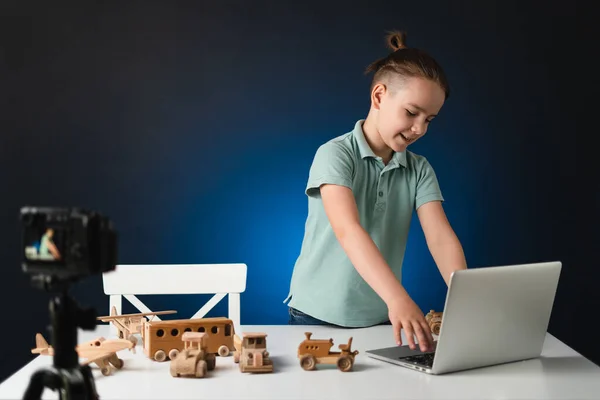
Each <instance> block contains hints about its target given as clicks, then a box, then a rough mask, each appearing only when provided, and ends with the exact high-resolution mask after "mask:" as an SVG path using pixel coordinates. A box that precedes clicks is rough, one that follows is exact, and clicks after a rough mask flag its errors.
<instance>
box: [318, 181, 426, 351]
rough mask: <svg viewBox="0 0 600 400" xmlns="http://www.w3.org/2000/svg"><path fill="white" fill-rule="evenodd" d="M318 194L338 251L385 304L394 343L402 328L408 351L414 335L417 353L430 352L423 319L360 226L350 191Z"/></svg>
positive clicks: (331, 188)
mask: <svg viewBox="0 0 600 400" xmlns="http://www.w3.org/2000/svg"><path fill="white" fill-rule="evenodd" d="M320 191H321V198H322V200H323V206H324V208H325V212H326V214H327V217H328V218H329V222H330V223H331V226H332V228H333V231H334V233H335V235H336V237H337V239H338V241H339V242H340V244H341V246H342V248H343V249H344V251H345V252H346V254H347V255H348V258H349V259H350V261H351V262H352V264H353V265H354V267H355V268H356V270H357V271H358V273H359V274H360V275H361V276H362V278H363V279H364V280H365V281H366V282H367V283H368V284H369V285H370V286H371V287H372V288H373V290H375V292H376V293H377V294H378V295H379V296H380V297H381V298H382V300H383V301H384V302H385V303H386V304H387V306H388V310H389V317H390V322H391V323H392V325H393V327H394V335H395V338H396V342H397V343H398V344H402V337H401V335H400V331H401V329H404V332H405V334H406V338H407V341H408V344H409V346H410V347H411V348H412V349H414V348H416V346H415V342H414V338H413V335H416V336H417V338H418V341H419V345H420V347H421V350H422V351H427V350H431V349H432V344H433V337H432V335H431V331H430V329H429V326H428V325H427V322H426V321H425V317H424V316H423V313H422V312H421V310H420V309H419V307H418V306H417V305H416V304H415V303H414V301H413V300H412V299H411V298H410V296H409V295H408V293H407V292H406V290H405V289H404V287H403V286H402V284H401V283H400V282H399V281H398V279H397V278H396V276H395V275H394V273H393V272H392V270H391V269H390V267H389V266H388V264H387V262H386V261H385V259H384V258H383V256H382V255H381V253H380V252H379V249H378V248H377V246H376V245H375V243H374V242H373V240H372V239H371V237H370V236H369V234H368V233H367V232H366V231H365V230H364V229H363V227H362V226H361V225H360V220H359V216H358V209H357V207H356V202H355V200H354V195H353V194H352V190H351V189H350V188H348V187H345V186H338V185H331V184H326V185H322V186H321V187H320Z"/></svg>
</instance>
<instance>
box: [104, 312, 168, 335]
mask: <svg viewBox="0 0 600 400" xmlns="http://www.w3.org/2000/svg"><path fill="white" fill-rule="evenodd" d="M176 312H177V311H175V310H167V311H157V312H148V313H138V314H121V315H117V309H116V308H115V307H112V308H111V310H110V315H105V316H102V317H98V318H97V319H98V320H100V321H102V322H109V323H111V324H113V325H114V326H115V327H116V328H117V332H118V336H119V338H120V339H129V340H131V341H133V342H134V343H137V338H136V337H135V336H133V335H134V334H136V333H139V334H141V333H142V326H143V324H144V322H145V321H146V320H150V319H152V318H153V317H154V316H156V315H165V314H175V313H176ZM148 316H149V317H150V318H149V319H148V318H146V317H148Z"/></svg>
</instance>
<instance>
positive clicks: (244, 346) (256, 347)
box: [233, 332, 273, 372]
mask: <svg viewBox="0 0 600 400" xmlns="http://www.w3.org/2000/svg"><path fill="white" fill-rule="evenodd" d="M266 338H267V334H266V333H262V332H260V333H244V334H243V338H242V339H241V340H239V341H238V338H237V335H236V337H235V338H234V343H235V345H236V350H235V352H234V353H233V361H234V362H236V363H240V371H242V372H273V362H272V361H271V359H270V358H269V352H268V351H267V339H266Z"/></svg>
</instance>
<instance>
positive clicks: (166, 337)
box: [142, 317, 235, 362]
mask: <svg viewBox="0 0 600 400" xmlns="http://www.w3.org/2000/svg"><path fill="white" fill-rule="evenodd" d="M185 332H204V333H206V334H207V335H208V338H207V347H208V352H209V353H213V354H218V355H219V356H221V357H225V356H228V355H229V354H230V353H231V352H232V351H234V350H235V347H234V344H233V336H234V334H235V332H234V329H233V321H232V320H231V319H229V318H225V317H216V318H194V319H176V320H166V321H147V322H145V323H144V328H143V331H142V335H143V336H142V337H143V345H144V354H146V356H148V357H149V358H151V359H153V360H156V361H161V362H162V361H166V360H167V358H170V359H171V360H173V359H175V357H177V354H179V352H180V351H182V350H183V347H184V342H183V341H182V340H181V336H182V335H183V334H184V333H185Z"/></svg>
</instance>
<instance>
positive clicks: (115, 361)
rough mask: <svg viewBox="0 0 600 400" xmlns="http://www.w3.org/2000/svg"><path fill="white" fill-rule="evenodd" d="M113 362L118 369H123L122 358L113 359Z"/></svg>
mask: <svg viewBox="0 0 600 400" xmlns="http://www.w3.org/2000/svg"><path fill="white" fill-rule="evenodd" d="M111 364H112V365H113V366H114V367H115V368H116V369H121V368H123V364H124V362H123V360H121V359H120V358H117V359H116V360H114V361H112V362H111Z"/></svg>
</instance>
